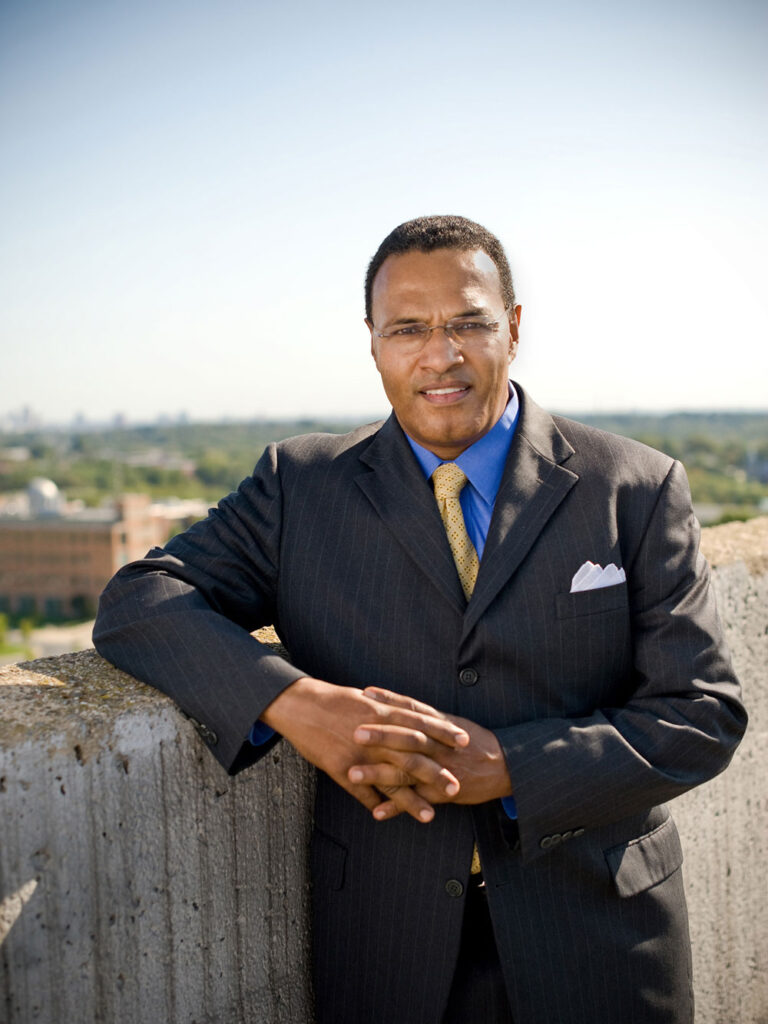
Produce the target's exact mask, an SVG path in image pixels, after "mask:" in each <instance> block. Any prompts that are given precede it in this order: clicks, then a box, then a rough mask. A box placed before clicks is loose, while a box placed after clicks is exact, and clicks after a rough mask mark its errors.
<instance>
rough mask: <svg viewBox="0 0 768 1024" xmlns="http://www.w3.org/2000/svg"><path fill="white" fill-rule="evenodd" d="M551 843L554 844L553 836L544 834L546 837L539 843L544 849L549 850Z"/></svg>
mask: <svg viewBox="0 0 768 1024" xmlns="http://www.w3.org/2000/svg"><path fill="white" fill-rule="evenodd" d="M551 845H552V836H544V838H543V839H542V840H541V842H540V843H539V846H540V847H541V848H542V850H548V849H549V848H550V846H551Z"/></svg>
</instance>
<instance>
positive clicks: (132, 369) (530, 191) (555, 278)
mask: <svg viewBox="0 0 768 1024" xmlns="http://www.w3.org/2000/svg"><path fill="white" fill-rule="evenodd" d="M767 37H768V6H767V5H765V4H760V3H758V2H756V0H732V2H728V3H726V2H725V0H701V2H695V0H680V2H679V3H676V4H667V3H666V2H663V0H650V2H649V3H647V4H643V5H622V4H618V5H606V4H604V3H600V2H598V0H585V2H584V3H581V4H578V5H574V4H569V3H566V2H564V0H562V2H558V0H543V2H542V3H540V4H536V5H531V4H522V3H516V2H514V0H513V2H509V0H504V2H502V0H479V2H478V3H476V4H474V5H473V6H472V8H471V11H470V12H468V11H467V9H466V6H465V5H464V4H460V3H459V2H458V0H443V2H441V3H437V0H421V2H417V3H415V4H414V3H407V4H406V3H405V2H404V0H392V2H391V3H390V4H388V5H387V7H386V8H378V7H374V8H369V7H366V6H364V5H353V4H351V3H349V2H347V0H330V2H329V3H327V4H324V5H322V6H321V7H320V6H316V5H309V4H307V5H299V6H290V5H288V6H285V5H283V6H280V5H267V4H247V3H244V2H242V0H222V3H220V4H217V5H216V7H215V9H214V8H211V7H210V6H209V5H207V4H204V3H201V2H199V0H191V2H184V3H182V2H181V0H154V2H152V3H150V2H149V0H135V2H133V3H131V4H128V3H120V2H118V3H117V4H109V5H104V4H99V3H97V2H96V0H73V2H72V3H68V4H66V5H59V4H56V3H53V2H52V0H40V3H36V4H26V3H22V2H21V0H7V2H6V3H4V4H3V5H1V6H0V138H2V142H3V161H2V163H1V164H0V218H2V223H3V232H2V239H0V309H1V310H2V312H1V313H0V337H1V338H2V363H0V375H1V377H2V384H3V386H2V388H1V389H0V421H7V419H8V417H9V416H10V415H11V414H12V413H14V412H15V411H18V410H20V409H22V408H23V407H25V406H28V407H29V408H30V409H32V410H34V411H35V413H36V414H37V415H39V416H41V417H42V419H43V420H44V421H45V422H47V423H59V424H66V423H71V421H72V419H73V417H75V416H76V415H77V414H78V413H82V415H84V417H85V420H86V422H91V423H109V422H110V421H111V419H112V418H113V416H114V415H115V414H116V413H119V414H122V415H124V416H125V417H126V422H128V423H148V422H153V421H155V420H157V418H158V417H159V416H161V415H169V416H171V417H173V416H175V415H177V413H176V412H175V411H174V410H186V412H187V414H188V415H189V417H190V419H191V420H194V421H199V420H203V421H215V420H222V419H225V418H229V419H233V420H248V419H254V418H264V419H300V418H325V419H328V418H343V419H357V420H363V419H375V418H377V417H379V416H382V415H386V414H387V412H388V405H387V402H386V399H385V396H384V394H383V391H382V389H381V386H380V382H379V379H378V376H377V374H376V372H375V368H374V366H373V362H372V360H371V357H370V354H369V344H370V343H369V337H368V332H367V330H366V328H365V325H364V324H363V320H362V318H363V308H362V281H363V277H364V273H365V268H366V264H367V261H368V259H369V258H370V256H371V255H372V253H373V251H374V250H375V248H376V246H377V245H378V243H379V242H380V241H381V239H382V238H383V236H384V235H385V234H386V233H387V232H388V231H389V230H391V228H392V227H394V226H395V225H396V224H397V223H399V222H400V221H402V220H405V219H407V218H409V217H412V216H416V215H419V214H423V213H445V212H454V213H461V214H464V215H466V216H469V217H472V218H474V219H476V220H478V221H480V222H481V223H483V224H485V225H486V226H487V227H489V228H490V229H491V230H492V231H494V232H495V233H496V234H498V236H499V237H500V238H501V240H502V242H503V243H504V245H505V246H506V248H507V250H508V252H509V255H510V259H511V262H512V268H513V273H514V275H515V280H516V287H517V292H518V294H519V297H520V300H521V302H522V304H523V319H522V329H521V343H520V355H519V357H518V359H517V361H516V362H515V363H514V364H513V366H512V376H513V377H514V379H516V380H519V381H520V382H521V383H522V384H523V386H524V387H526V388H528V390H529V391H530V393H531V394H532V396H533V398H534V399H535V400H536V401H538V402H539V403H540V404H542V405H544V406H546V407H547V408H550V409H553V410H559V411H564V412H566V413H571V414H574V415H578V414H579V413H580V412H582V413H584V412H587V413H588V412H612V411H667V410H685V409H691V410H716V409H733V410H740V409H763V408H765V407H766V404H768V397H767V396H768V386H767V385H768V338H766V326H765V325H766V323H768V290H767V289H766V288H765V281H764V277H765V267H766V266H768V118H766V117H765V110H766V100H767V99H768V62H766V60H765V54H764V43H765V39H766V38H767Z"/></svg>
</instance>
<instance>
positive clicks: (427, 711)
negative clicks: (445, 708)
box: [363, 686, 440, 715]
mask: <svg viewBox="0 0 768 1024" xmlns="http://www.w3.org/2000/svg"><path fill="white" fill-rule="evenodd" d="M363 693H364V694H365V696H366V697H370V698H371V699H372V700H378V701H380V702H381V703H382V704H392V705H393V706H394V707H398V708H407V709H408V710H409V711H418V712H420V713H421V714H424V715H439V714H440V712H439V711H438V710H437V709H436V708H433V707H432V706H431V705H430V704H425V703H424V702H423V701H420V700H416V698H415V697H407V696H406V695H405V694H404V693H395V691H394V690H387V689H385V688H384V687H383V686H366V688H365V689H364V690H363Z"/></svg>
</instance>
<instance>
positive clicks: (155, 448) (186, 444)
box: [0, 412, 768, 520]
mask: <svg viewBox="0 0 768 1024" xmlns="http://www.w3.org/2000/svg"><path fill="white" fill-rule="evenodd" d="M576 418H577V419H580V420H582V421H583V422H587V423H591V424H593V425H594V426H596V427H600V428H601V429H604V430H610V431H612V432H615V433H619V434H623V435H625V436H627V437H634V438H636V439H637V440H639V441H642V442H644V443H645V444H649V445H651V446H652V447H653V448H657V449H659V450H660V451H663V452H666V453H667V454H669V455H671V456H672V457H673V458H678V459H680V460H681V461H682V462H683V464H684V465H685V467H686V470H687V471H688V475H689V479H690V481H691V490H692V492H693V497H694V502H695V503H696V504H697V505H698V506H702V507H703V506H711V507H712V508H713V509H714V513H713V514H712V515H710V516H709V517H708V518H710V520H713V519H716V520H722V519H729V518H748V517H749V516H752V515H756V514H758V512H760V511H761V502H766V501H768V413H720V412H718V413H676V414H670V415H659V416H654V415H647V414H644V415H639V414H613V415H602V414H601V415H590V416H584V415H579V416H577V417H576ZM356 425H357V424H356V423H353V422H350V421H345V420H343V419H339V420H333V421H328V420H310V419H306V420H297V421H264V420H259V421H252V422H238V423H173V424H157V425H151V426H142V427H125V428H121V429H111V430H104V431H100V432H95V431H94V432H90V431H82V430H81V431H72V432H65V431H37V432H34V433H30V434H27V435H19V434H13V435H3V434H0V449H6V448H16V449H19V448H22V449H27V452H28V456H29V457H28V458H27V459H25V460H23V461H13V459H11V458H8V457H6V458H5V459H3V455H2V452H1V451H0V491H3V492H9V491H16V490H23V489H24V488H25V487H26V485H27V484H28V482H29V481H30V480H31V479H32V478H33V477H36V476H45V477H50V478H51V479H52V480H54V481H55V482H56V483H57V484H58V485H59V487H60V488H61V489H62V490H63V491H64V492H65V493H66V495H67V497H68V498H70V499H72V498H81V499H83V500H85V501H86V502H87V503H88V504H97V503H98V502H99V501H101V500H103V498H104V497H107V496H109V495H112V494H116V493H120V492H121V491H143V492H146V493H149V494H151V495H152V496H153V497H167V496H171V495H173V496H176V497H179V498H185V497H202V498H205V499H206V500H208V501H210V502H213V501H215V500H216V499H217V498H218V497H220V496H221V495H222V494H224V493H226V492H227V491H229V490H231V489H233V488H234V487H236V486H237V484H238V483H239V482H240V480H242V478H243V477H244V476H246V475H247V474H249V473H250V472H251V470H252V469H253V466H254V464H255V462H256V460H257V459H258V457H259V455H260V454H261V452H262V450H263V449H264V447H265V445H266V444H268V443H269V442H270V441H278V440H280V439H281V438H284V437H290V436H292V435H294V434H304V433H309V432H312V431H330V432H332V433H341V432H343V431H346V430H350V429H352V428H353V427H354V426H356ZM16 458H17V459H19V458H20V456H19V454H18V452H17V453H16ZM762 510H764V509H762Z"/></svg>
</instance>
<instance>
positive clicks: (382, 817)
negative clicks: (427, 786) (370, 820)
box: [373, 786, 435, 824]
mask: <svg viewBox="0 0 768 1024" xmlns="http://www.w3.org/2000/svg"><path fill="white" fill-rule="evenodd" d="M400 813H404V814H410V816H411V817H412V818H415V820H416V821H419V822H421V823H422V824H427V823H428V822H430V821H432V819H433V818H434V816H435V809H434V807H433V806H432V805H431V804H430V803H428V802H427V801H426V800H425V799H424V798H423V797H421V796H419V795H418V793H416V792H414V790H412V789H411V788H410V787H409V786H401V787H400V788H399V789H394V790H392V789H390V794H389V799H388V800H385V801H383V802H380V803H379V805H378V807H375V808H374V810H373V816H374V818H376V820H377V821H387V820H388V819H390V818H394V817H395V816H396V815H397V814H400Z"/></svg>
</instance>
